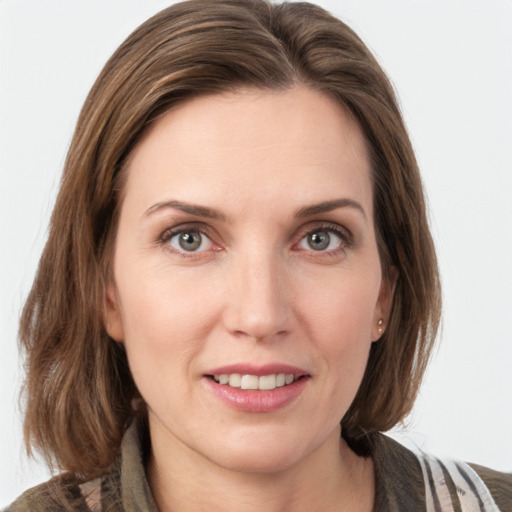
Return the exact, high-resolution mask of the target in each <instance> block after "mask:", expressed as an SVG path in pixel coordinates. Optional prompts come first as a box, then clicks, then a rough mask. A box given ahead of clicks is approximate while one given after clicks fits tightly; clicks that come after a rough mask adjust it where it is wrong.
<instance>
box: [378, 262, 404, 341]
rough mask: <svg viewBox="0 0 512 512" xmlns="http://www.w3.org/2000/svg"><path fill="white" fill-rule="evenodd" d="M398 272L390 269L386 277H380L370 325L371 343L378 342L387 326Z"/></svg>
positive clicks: (393, 268) (394, 268)
mask: <svg viewBox="0 0 512 512" xmlns="http://www.w3.org/2000/svg"><path fill="white" fill-rule="evenodd" d="M397 279H398V270H397V269H396V267H391V268H390V269H389V271H388V273H387V275H386V276H383V277H382V282H381V285H380V291H379V297H378V299H377V304H376V305H375V314H374V317H373V324H372V341H377V340H379V339H380V338H381V337H382V335H383V334H384V332H385V331H386V328H387V326H388V320H389V314H390V312H391V306H392V305H393V296H394V294H395V287H396V281H397Z"/></svg>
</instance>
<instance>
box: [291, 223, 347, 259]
mask: <svg viewBox="0 0 512 512" xmlns="http://www.w3.org/2000/svg"><path fill="white" fill-rule="evenodd" d="M318 231H327V232H329V233H334V234H335V235H337V236H339V237H340V238H341V239H342V241H343V243H342V244H341V247H339V248H337V249H332V250H330V251H317V254H318V255H321V254H322V253H323V254H333V253H337V252H340V251H345V250H347V249H350V248H351V247H352V246H353V245H354V235H353V234H352V233H351V231H350V230H349V229H348V228H346V227H345V226H342V225H340V224H337V223H335V222H330V221H315V222H311V223H308V224H306V225H305V226H303V227H302V228H301V229H300V231H299V234H298V236H297V239H296V242H295V243H294V246H296V245H297V244H299V243H300V242H301V241H302V240H303V239H304V238H305V237H307V236H308V235H310V234H312V233H315V232H318ZM311 252H316V251H314V250H313V249H311Z"/></svg>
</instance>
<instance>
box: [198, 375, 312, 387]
mask: <svg viewBox="0 0 512 512" xmlns="http://www.w3.org/2000/svg"><path fill="white" fill-rule="evenodd" d="M207 377H209V378H210V379H212V380H213V381H215V382H216V383H217V384H221V385H223V386H227V387H230V388H236V389H242V390H254V391H272V390H273V389H276V388H282V387H286V386H289V385H290V384H293V383H294V382H297V381H298V380H300V379H304V378H306V375H295V374H293V373H272V374H268V375H251V374H245V375H244V374H241V373H221V374H216V375H207Z"/></svg>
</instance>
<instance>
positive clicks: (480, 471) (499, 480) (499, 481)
mask: <svg viewBox="0 0 512 512" xmlns="http://www.w3.org/2000/svg"><path fill="white" fill-rule="evenodd" d="M468 466H469V467H470V468H472V469H473V471H475V473H476V474H477V475H478V476H479V477H480V479H481V480H482V481H483V482H484V483H485V485H486V486H487V488H488V489H489V492H490V493H491V495H492V496H493V498H494V501H495V502H496V505H497V506H498V507H499V509H500V510H501V511H502V512H512V473H502V472H501V471H495V470H493V469H489V468H486V467H484V466H479V465H478V464H468Z"/></svg>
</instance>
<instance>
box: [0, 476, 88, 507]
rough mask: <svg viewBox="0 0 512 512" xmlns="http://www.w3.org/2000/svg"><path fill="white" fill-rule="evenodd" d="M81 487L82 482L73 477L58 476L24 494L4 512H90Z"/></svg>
mask: <svg viewBox="0 0 512 512" xmlns="http://www.w3.org/2000/svg"><path fill="white" fill-rule="evenodd" d="M80 485H81V481H80V480H79V479H78V478H76V477H74V476H72V475H69V474H63V475H59V476H56V477H54V478H52V479H51V480H49V481H48V482H45V483H43V484H40V485H38V486H36V487H33V488H31V489H29V490H28V491H26V492H25V493H23V494H22V495H21V496H20V497H19V498H18V499H17V500H16V501H14V503H12V504H11V505H9V506H8V507H7V508H6V509H5V511H4V512H28V511H36V510H37V511H38V512H50V511H51V512H60V511H65V510H77V511H88V510H89V509H88V507H87V505H86V503H85V501H84V499H83V496H82V493H81V489H80Z"/></svg>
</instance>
